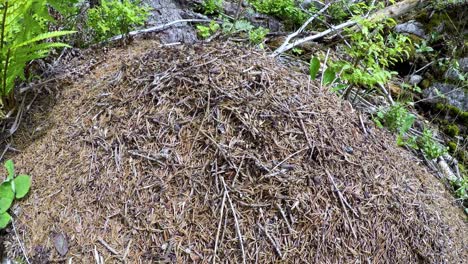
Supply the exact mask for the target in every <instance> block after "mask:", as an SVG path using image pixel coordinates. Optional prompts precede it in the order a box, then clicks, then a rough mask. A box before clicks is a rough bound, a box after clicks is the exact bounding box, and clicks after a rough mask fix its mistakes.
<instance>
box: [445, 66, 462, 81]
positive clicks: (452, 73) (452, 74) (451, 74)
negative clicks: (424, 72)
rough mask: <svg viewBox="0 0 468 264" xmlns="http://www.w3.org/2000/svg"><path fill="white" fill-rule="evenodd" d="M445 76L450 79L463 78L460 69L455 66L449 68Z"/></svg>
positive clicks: (458, 79) (457, 79)
mask: <svg viewBox="0 0 468 264" xmlns="http://www.w3.org/2000/svg"><path fill="white" fill-rule="evenodd" d="M444 78H445V79H447V80H450V81H455V82H457V81H460V80H461V78H463V75H462V74H461V73H460V71H459V70H458V69H454V68H449V69H448V70H447V71H446V72H445V73H444Z"/></svg>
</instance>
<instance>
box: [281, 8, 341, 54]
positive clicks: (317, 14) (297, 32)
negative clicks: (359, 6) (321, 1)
mask: <svg viewBox="0 0 468 264" xmlns="http://www.w3.org/2000/svg"><path fill="white" fill-rule="evenodd" d="M333 3H334V1H333V2H330V3H328V4H327V5H326V6H324V7H323V8H322V9H320V10H319V11H318V12H317V13H316V14H314V15H313V16H311V17H310V18H309V19H308V20H307V21H306V22H305V23H304V24H303V25H302V26H301V27H300V28H299V29H298V30H297V31H296V32H294V33H292V34H290V35H289V36H287V37H286V39H285V40H284V42H283V44H281V46H280V47H279V48H278V49H276V50H275V52H276V51H278V50H283V49H284V48H285V47H286V46H288V44H289V41H291V39H293V38H295V37H297V35H299V34H300V33H301V32H302V31H304V29H305V28H306V27H307V26H308V25H309V24H310V23H312V21H314V20H315V19H316V18H317V17H318V16H319V15H320V14H322V13H323V12H325V11H326V10H327V9H328V8H329V7H330V6H331V5H332V4H333ZM275 52H273V54H274V53H275Z"/></svg>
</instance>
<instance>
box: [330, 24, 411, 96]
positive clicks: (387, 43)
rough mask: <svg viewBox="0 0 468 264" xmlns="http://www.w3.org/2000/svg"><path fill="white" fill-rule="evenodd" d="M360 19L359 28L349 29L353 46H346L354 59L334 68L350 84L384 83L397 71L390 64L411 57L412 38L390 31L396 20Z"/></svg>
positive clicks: (367, 85)
mask: <svg viewBox="0 0 468 264" xmlns="http://www.w3.org/2000/svg"><path fill="white" fill-rule="evenodd" d="M357 22H358V25H359V28H360V30H359V31H354V30H351V29H348V30H346V32H347V33H348V35H349V38H350V41H351V43H350V45H351V46H350V47H347V48H346V53H347V54H348V55H349V57H350V60H341V61H337V62H335V63H333V64H332V67H333V68H334V70H335V72H337V73H340V78H341V79H342V80H343V81H346V82H347V83H349V84H352V85H357V86H366V87H373V86H375V85H377V84H382V85H383V84H385V83H387V82H388V81H389V80H390V78H391V77H392V76H393V75H394V74H396V72H392V71H389V70H388V67H389V66H391V65H393V64H394V63H395V62H398V61H402V60H403V58H405V57H406V58H408V57H409V56H410V54H409V52H410V50H411V40H410V38H408V37H407V36H404V35H402V34H396V33H392V32H388V29H389V28H391V27H392V26H394V25H395V24H396V23H395V21H394V20H393V19H386V20H383V21H369V20H366V19H361V18H358V19H357Z"/></svg>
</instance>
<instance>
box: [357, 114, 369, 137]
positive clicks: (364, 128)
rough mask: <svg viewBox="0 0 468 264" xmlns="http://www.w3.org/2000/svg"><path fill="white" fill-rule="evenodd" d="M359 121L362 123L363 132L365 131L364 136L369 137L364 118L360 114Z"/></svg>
mask: <svg viewBox="0 0 468 264" xmlns="http://www.w3.org/2000/svg"><path fill="white" fill-rule="evenodd" d="M359 121H361V126H362V130H363V131H364V134H366V136H367V135H368V133H367V129H366V126H365V125H364V122H363V121H362V116H361V115H360V114H359Z"/></svg>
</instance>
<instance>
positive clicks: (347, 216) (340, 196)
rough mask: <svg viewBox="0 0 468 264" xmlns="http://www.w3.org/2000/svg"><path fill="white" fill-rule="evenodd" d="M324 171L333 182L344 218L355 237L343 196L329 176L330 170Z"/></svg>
mask: <svg viewBox="0 0 468 264" xmlns="http://www.w3.org/2000/svg"><path fill="white" fill-rule="evenodd" d="M325 172H326V173H327V175H328V178H329V179H330V181H331V182H332V183H333V186H334V187H335V190H336V192H337V193H338V197H339V198H340V203H341V206H342V207H343V211H344V213H345V216H346V219H347V220H348V222H349V226H350V227H351V231H352V232H353V236H354V238H355V239H357V235H356V231H354V227H353V224H352V222H351V219H350V218H349V215H348V210H346V206H345V203H344V197H343V195H342V194H341V192H340V190H339V189H338V187H337V186H336V184H335V181H334V180H333V177H332V176H331V174H330V172H328V170H325Z"/></svg>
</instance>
